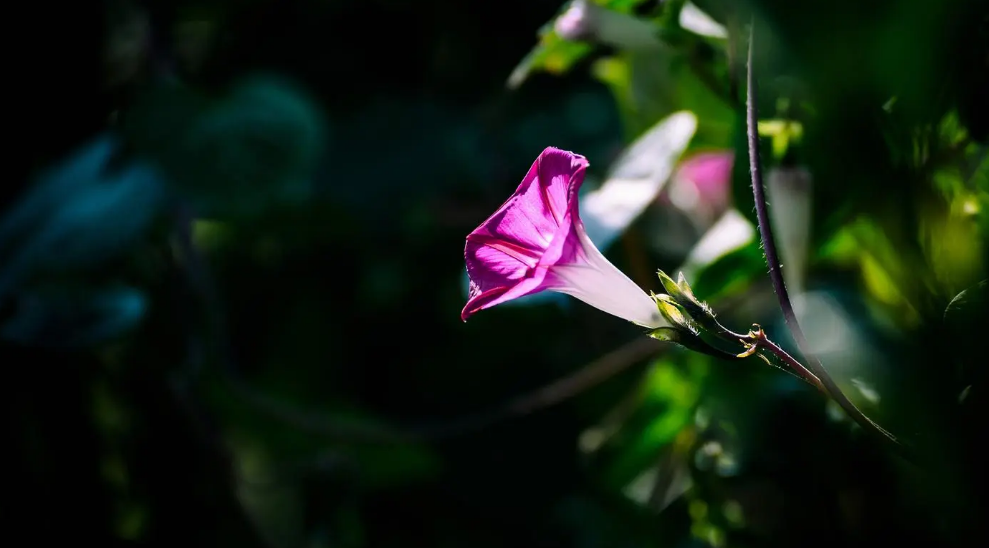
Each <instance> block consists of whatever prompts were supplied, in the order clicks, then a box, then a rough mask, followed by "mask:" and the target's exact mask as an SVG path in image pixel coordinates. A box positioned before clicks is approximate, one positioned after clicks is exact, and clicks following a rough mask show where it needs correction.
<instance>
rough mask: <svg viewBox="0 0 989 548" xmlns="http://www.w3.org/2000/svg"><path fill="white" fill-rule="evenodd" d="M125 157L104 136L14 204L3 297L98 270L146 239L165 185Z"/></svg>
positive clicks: (3, 243) (3, 251) (0, 285)
mask: <svg viewBox="0 0 989 548" xmlns="http://www.w3.org/2000/svg"><path fill="white" fill-rule="evenodd" d="M120 154H121V147H120V145H119V143H118V142H117V140H116V138H114V137H112V136H110V135H103V136H101V137H99V138H98V139H96V140H94V141H92V142H90V143H88V144H87V145H85V146H84V147H82V148H81V149H80V150H78V151H76V152H75V153H74V154H72V156H70V157H69V158H68V159H67V160H65V161H63V162H62V163H60V164H59V165H58V166H56V167H54V168H52V169H50V170H48V171H46V172H44V173H42V174H41V175H40V177H39V178H38V179H37V180H36V181H35V182H34V184H33V186H32V187H31V189H30V190H29V191H28V192H27V195H26V196H24V197H23V199H22V200H21V201H19V202H18V203H15V204H14V206H13V208H12V209H11V210H10V211H9V212H8V213H7V214H6V216H5V217H4V218H3V222H2V224H0V257H2V259H0V265H2V266H0V268H2V270H0V298H3V296H5V295H6V294H8V293H10V292H12V291H14V290H15V289H16V287H17V286H18V285H19V284H21V283H24V282H26V281H28V280H29V279H30V278H31V277H32V276H34V275H36V274H40V273H45V274H52V273H53V272H65V271H69V270H72V269H79V268H92V267H94V266H97V265H99V264H101V263H103V262H104V261H107V260H109V259H112V258H114V257H117V256H119V255H120V254H122V253H124V252H126V251H127V250H128V249H129V248H130V247H131V246H132V245H134V244H135V243H136V242H137V241H140V239H141V238H143V237H144V236H145V234H146V231H147V230H148V229H149V228H150V227H151V224H152V223H153V222H154V220H155V219H156V218H157V216H158V214H159V210H160V207H161V205H162V202H163V200H164V198H165V189H164V187H163V182H162V180H161V178H160V177H159V174H158V172H157V171H156V170H155V169H153V168H152V167H151V166H149V165H148V164H146V163H143V162H141V161H136V160H134V159H132V158H123V157H120V156H119V155H120ZM114 162H116V164H114Z"/></svg>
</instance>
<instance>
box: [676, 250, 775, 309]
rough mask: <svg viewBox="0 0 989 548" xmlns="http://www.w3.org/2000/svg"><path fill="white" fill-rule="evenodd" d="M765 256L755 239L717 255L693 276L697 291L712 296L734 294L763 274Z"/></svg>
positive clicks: (708, 296) (721, 296) (710, 297)
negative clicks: (716, 257)
mask: <svg viewBox="0 0 989 548" xmlns="http://www.w3.org/2000/svg"><path fill="white" fill-rule="evenodd" d="M765 272H766V260H765V259H764V258H763V255H762V248H761V245H760V243H759V241H758V240H753V241H752V242H750V243H748V244H746V245H744V246H742V247H740V248H738V249H736V250H734V251H731V252H729V253H726V254H725V255H723V256H721V257H719V258H718V259H716V260H715V261H714V262H712V263H711V264H709V265H708V266H707V267H705V268H704V269H702V270H701V271H700V272H698V273H697V275H696V276H695V277H694V287H695V288H696V289H697V292H698V293H700V294H702V295H706V296H707V298H709V299H711V300H717V299H721V298H723V297H726V296H728V295H733V294H737V293H738V292H740V291H743V290H744V289H745V288H746V287H748V286H749V285H750V284H751V283H752V282H753V281H754V280H756V279H759V278H760V277H762V276H764V275H765Z"/></svg>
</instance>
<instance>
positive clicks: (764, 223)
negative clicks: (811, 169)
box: [745, 22, 902, 449]
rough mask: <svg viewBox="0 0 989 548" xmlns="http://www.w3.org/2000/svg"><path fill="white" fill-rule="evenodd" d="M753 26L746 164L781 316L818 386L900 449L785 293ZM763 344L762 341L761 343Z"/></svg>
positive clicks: (750, 32) (869, 427) (750, 31)
mask: <svg viewBox="0 0 989 548" xmlns="http://www.w3.org/2000/svg"><path fill="white" fill-rule="evenodd" d="M754 27H755V23H754V22H753V23H752V26H751V27H750V28H749V53H748V63H747V69H746V99H745V111H746V112H745V114H746V125H747V137H748V145H749V166H750V172H751V174H752V196H753V197H754V198H755V209H756V217H757V218H758V221H759V237H760V239H761V240H762V247H763V250H764V251H765V253H766V262H767V263H768V265H769V278H770V280H771V281H772V283H773V290H774V291H775V293H776V298H777V300H778V301H779V305H780V309H781V311H782V312H783V318H784V319H785V320H786V326H787V328H788V329H789V330H790V334H791V335H792V336H793V340H794V341H795V342H796V343H797V346H798V348H799V349H800V352H801V353H802V354H803V355H804V358H805V362H806V365H807V369H808V370H810V372H811V373H812V374H813V376H814V377H816V378H817V379H818V380H819V382H820V386H821V387H823V391H824V392H825V393H826V394H827V395H828V396H830V397H831V399H833V400H834V401H835V402H836V403H837V404H838V405H839V406H841V408H842V409H843V410H844V411H845V413H847V414H848V416H850V417H851V418H852V419H853V420H854V421H855V422H856V423H858V425H859V426H861V427H862V428H863V429H864V430H865V431H866V432H869V433H871V434H875V435H877V436H878V437H880V438H882V439H884V440H886V441H889V442H892V443H893V444H895V445H896V446H897V447H899V448H901V449H902V445H901V444H900V442H899V441H898V440H897V439H896V437H894V436H893V435H892V434H890V433H889V432H887V431H886V430H884V429H883V428H882V427H881V426H879V425H878V424H876V423H875V422H873V421H872V419H870V418H869V417H867V416H866V415H865V414H864V413H862V411H860V410H859V408H858V407H856V406H855V404H854V403H852V402H851V400H849V399H848V397H847V396H846V395H845V394H844V393H843V392H842V391H841V389H840V388H839V387H838V385H837V384H836V383H835V382H834V380H833V379H832V378H831V375H829V374H828V371H827V369H825V368H824V365H823V364H822V363H821V362H820V360H818V359H817V358H816V357H815V356H814V355H813V354H812V353H811V352H810V351H809V345H808V343H807V337H806V336H804V332H803V330H802V329H801V328H800V323H799V322H798V321H797V314H796V312H794V309H793V304H792V303H791V302H790V295H789V294H788V293H787V290H786V284H785V283H784V282H783V270H782V268H781V266H780V261H779V256H778V254H777V251H776V241H775V239H774V238H773V231H772V228H770V224H769V223H770V222H769V206H768V204H767V203H766V194H765V188H764V187H763V182H762V169H761V167H760V164H759V130H758V122H759V112H758V107H757V106H756V103H757V97H756V85H755V76H754V71H753V70H752V52H753V49H754V47H753V45H754V35H755V32H754ZM764 344H765V343H764ZM766 348H768V349H769V350H770V351H772V352H773V353H774V354H776V355H777V356H778V357H780V358H781V359H784V361H786V358H784V356H786V357H787V358H789V359H790V360H792V361H794V362H795V361H796V360H793V358H792V357H790V356H789V355H788V354H786V352H783V350H782V349H781V348H779V346H777V345H776V344H775V343H774V344H772V345H771V346H770V345H766ZM774 349H777V350H779V352H780V353H782V354H780V353H777V352H776V351H774Z"/></svg>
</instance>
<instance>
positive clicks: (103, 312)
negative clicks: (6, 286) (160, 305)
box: [0, 285, 148, 348]
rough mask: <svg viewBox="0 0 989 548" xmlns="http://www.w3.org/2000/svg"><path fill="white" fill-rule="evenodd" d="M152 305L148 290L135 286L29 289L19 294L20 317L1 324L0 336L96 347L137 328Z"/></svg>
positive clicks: (28, 341)
mask: <svg viewBox="0 0 989 548" xmlns="http://www.w3.org/2000/svg"><path fill="white" fill-rule="evenodd" d="M147 306H148V303H147V297H146V296H145V295H144V293H142V292H141V291H139V290H137V289H134V288H131V287H108V288H91V287H69V286H66V285H58V286H52V287H46V288H43V289H34V290H28V291H25V292H22V293H21V294H19V295H18V297H17V304H16V310H15V313H14V316H13V317H12V318H10V319H8V320H7V321H5V322H4V323H3V325H2V327H0V336H2V337H3V338H4V339H6V340H8V341H12V342H16V343H18V344H22V345H28V346H42V347H72V348H74V347H85V346H92V345H96V344H99V343H102V342H105V341H107V340H110V339H113V338H116V337H119V336H121V335H122V334H124V333H125V332H127V331H128V330H130V329H132V328H134V326H135V325H137V323H138V322H140V321H141V319H142V318H143V317H144V313H145V310H146V309H147Z"/></svg>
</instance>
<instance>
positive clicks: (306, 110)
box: [124, 76, 325, 218]
mask: <svg viewBox="0 0 989 548" xmlns="http://www.w3.org/2000/svg"><path fill="white" fill-rule="evenodd" d="M124 130H125V132H126V135H127V136H128V138H129V139H130V140H131V142H132V143H133V144H134V146H135V147H136V149H137V150H138V151H139V152H141V153H143V154H145V155H147V156H149V157H151V158H153V159H154V160H155V161H157V162H158V163H160V164H161V165H162V167H163V170H164V171H165V172H166V173H167V174H168V176H169V182H170V184H171V185H172V186H173V188H175V189H176V190H178V191H179V192H180V193H181V194H183V195H184V196H186V197H187V198H188V199H190V200H191V201H192V202H193V203H194V204H195V205H196V206H197V212H198V213H200V214H202V215H205V216H207V217H223V218H228V217H234V218H242V217H253V216H256V215H258V214H259V213H262V212H263V211H265V210H267V209H269V208H271V207H272V206H275V205H281V204H298V203H301V202H302V201H303V200H305V199H307V198H309V197H310V196H311V194H312V183H313V182H312V178H313V175H314V173H315V170H316V164H317V162H318V160H319V158H320V156H321V154H322V152H323V146H324V141H325V135H324V134H325V128H324V125H323V121H322V116H321V114H320V112H319V110H318V109H317V107H316V106H315V104H314V103H313V102H312V101H310V100H309V99H308V98H307V97H306V96H305V95H304V94H302V93H301V92H300V91H299V90H298V89H296V88H295V87H294V86H291V85H289V84H287V83H286V82H283V81H280V80H278V79H274V78H270V77H261V76H256V77H253V78H249V79H246V80H243V81H241V82H239V83H238V84H237V85H235V86H234V87H233V88H232V89H231V90H230V91H229V92H227V94H225V95H224V96H222V97H219V98H216V99H207V98H205V97H203V96H201V95H199V94H197V93H196V92H194V91H191V90H189V89H186V88H180V87H171V88H166V87H160V88H155V89H152V90H149V91H148V92H146V94H145V95H144V96H143V97H142V99H141V101H139V103H138V105H137V106H136V107H135V108H134V109H133V110H132V111H131V112H129V113H128V114H127V115H126V117H125V121H124Z"/></svg>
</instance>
